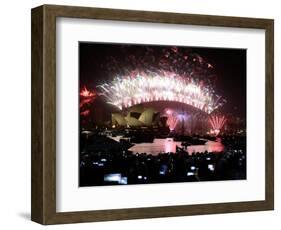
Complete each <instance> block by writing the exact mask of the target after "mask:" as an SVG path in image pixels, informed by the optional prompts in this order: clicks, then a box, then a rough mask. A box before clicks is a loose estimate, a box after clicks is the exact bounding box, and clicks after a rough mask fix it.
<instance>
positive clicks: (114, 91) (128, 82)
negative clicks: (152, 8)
mask: <svg viewBox="0 0 281 230" xmlns="http://www.w3.org/2000/svg"><path fill="white" fill-rule="evenodd" d="M98 89H99V90H100V91H101V95H103V96H105V98H106V100H107V103H109V104H112V105H114V106H116V107H118V108H119V109H123V108H128V107H131V106H133V105H137V104H141V103H145V102H151V101H175V102H181V103H184V104H188V105H191V106H193V107H195V108H197V109H200V110H202V111H204V112H206V113H211V112H212V111H214V110H215V109H217V108H218V107H220V106H221V105H222V104H223V102H222V100H220V99H221V98H220V97H219V96H217V95H216V94H214V91H213V90H212V89H211V88H208V87H205V86H203V85H201V84H198V83H196V82H195V81H194V80H192V79H186V78H183V77H181V76H179V75H175V74H173V73H170V72H162V73H160V74H159V73H151V74H150V75H147V74H143V75H140V74H138V75H137V76H123V77H122V78H121V77H116V78H114V79H113V81H112V82H110V83H105V84H102V85H99V86H98Z"/></svg>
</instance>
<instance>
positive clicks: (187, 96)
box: [77, 42, 247, 187]
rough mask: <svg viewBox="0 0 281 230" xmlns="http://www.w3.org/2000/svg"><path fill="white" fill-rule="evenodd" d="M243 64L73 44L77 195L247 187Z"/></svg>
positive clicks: (206, 51)
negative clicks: (178, 186) (189, 186)
mask: <svg viewBox="0 0 281 230" xmlns="http://www.w3.org/2000/svg"><path fill="white" fill-rule="evenodd" d="M246 55H247V50H246V49H228V48H209V47H187V46H174V45H171V46H168V45H165V46H164V45H151V44H117V43H92V42H79V95H77V96H79V111H77V112H78V113H79V121H78V122H79V153H77V154H79V186H80V187H86V186H105V185H131V184H154V183H172V182H174V183H175V182H176V183H183V182H203V181H224V180H245V179H247V174H246V171H247V168H246V165H247V164H246V161H247V152H246V136H247V135H246V134H247V129H246V80H247V78H246V66H247V65H246Z"/></svg>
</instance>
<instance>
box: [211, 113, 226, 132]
mask: <svg viewBox="0 0 281 230" xmlns="http://www.w3.org/2000/svg"><path fill="white" fill-rule="evenodd" d="M209 123H210V124H211V126H212V130H211V131H212V132H213V133H214V134H215V135H218V134H219V133H220V131H221V129H222V128H223V126H224V125H225V123H226V118H225V116H219V115H211V116H210V117H209Z"/></svg>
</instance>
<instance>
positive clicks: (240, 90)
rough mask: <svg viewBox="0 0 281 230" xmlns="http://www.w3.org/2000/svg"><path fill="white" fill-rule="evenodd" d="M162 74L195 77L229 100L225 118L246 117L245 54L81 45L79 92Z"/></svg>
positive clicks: (223, 108)
mask: <svg viewBox="0 0 281 230" xmlns="http://www.w3.org/2000/svg"><path fill="white" fill-rule="evenodd" d="M159 70H164V71H169V72H175V73H177V74H179V75H181V76H190V75H191V76H192V78H193V79H197V80H198V82H199V81H200V82H201V81H202V82H204V84H205V85H211V86H212V88H214V89H215V92H216V93H217V94H218V95H221V96H223V98H225V99H226V101H227V102H226V103H225V104H224V105H223V106H222V107H220V108H219V111H220V112H222V113H225V114H229V113H231V114H233V115H234V116H238V117H241V118H244V119H245V117H246V50H241V49H222V48H198V47H182V46H181V47H175V46H158V45H157V46H156V45H153V46H152V45H135V44H130V45H127V44H126V45H124V44H104V43H80V44H79V77H80V81H79V82H80V88H82V87H84V86H86V87H87V88H89V89H95V87H96V86H97V85H98V84H101V83H105V82H106V81H110V80H111V79H113V78H114V77H115V76H117V75H119V76H122V75H123V74H127V75H128V74H134V73H135V72H141V71H144V72H146V71H151V72H157V71H159Z"/></svg>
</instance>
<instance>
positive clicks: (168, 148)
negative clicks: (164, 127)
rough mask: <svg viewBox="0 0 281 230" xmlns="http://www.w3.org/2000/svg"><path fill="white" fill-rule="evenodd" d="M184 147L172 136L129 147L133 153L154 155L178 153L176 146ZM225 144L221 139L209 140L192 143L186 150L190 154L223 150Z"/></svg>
mask: <svg viewBox="0 0 281 230" xmlns="http://www.w3.org/2000/svg"><path fill="white" fill-rule="evenodd" d="M177 146H178V147H182V146H181V142H180V141H174V140H173V139H172V138H165V139H154V141H153V143H140V144H135V145H134V146H133V147H131V148H130V149H129V151H132V152H133V153H147V154H152V155H158V154H159V153H161V152H163V153H164V152H165V153H167V152H172V153H176V147H177ZM223 150H224V145H223V144H221V143H220V142H219V141H218V142H216V141H207V142H206V143H205V144H204V145H191V146H188V147H187V149H186V151H187V152H188V153H189V154H192V153H193V152H205V151H207V152H222V151H223Z"/></svg>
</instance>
